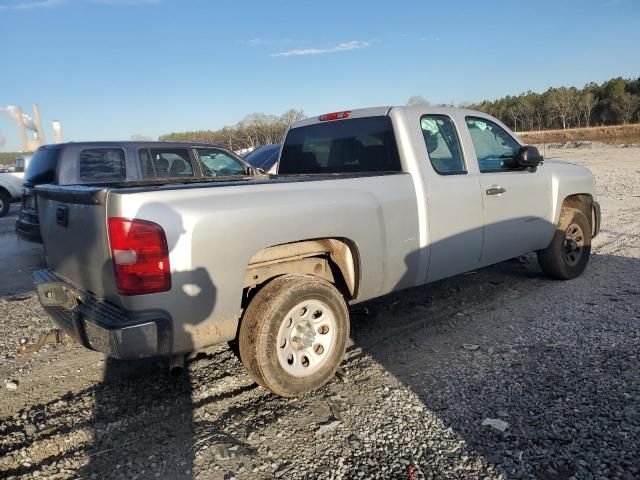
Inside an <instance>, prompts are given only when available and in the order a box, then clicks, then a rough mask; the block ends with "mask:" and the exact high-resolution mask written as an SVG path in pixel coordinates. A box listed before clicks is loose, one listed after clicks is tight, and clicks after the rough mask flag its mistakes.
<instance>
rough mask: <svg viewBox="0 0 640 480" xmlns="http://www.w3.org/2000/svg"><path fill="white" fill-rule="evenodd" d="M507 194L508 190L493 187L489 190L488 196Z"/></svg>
mask: <svg viewBox="0 0 640 480" xmlns="http://www.w3.org/2000/svg"><path fill="white" fill-rule="evenodd" d="M504 192H506V190H505V189H504V188H502V187H491V188H487V195H500V194H501V193H504Z"/></svg>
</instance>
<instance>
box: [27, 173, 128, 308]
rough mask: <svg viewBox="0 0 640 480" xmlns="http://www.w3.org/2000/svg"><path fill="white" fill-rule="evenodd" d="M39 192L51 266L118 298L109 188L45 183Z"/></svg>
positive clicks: (76, 282)
mask: <svg viewBox="0 0 640 480" xmlns="http://www.w3.org/2000/svg"><path fill="white" fill-rule="evenodd" d="M36 191H37V196H38V217H39V220H40V232H41V235H42V242H43V244H44V249H45V254H46V258H47V264H48V265H49V267H50V268H51V269H52V270H54V271H55V273H56V274H57V275H58V276H60V277H62V278H64V279H65V280H67V281H68V282H69V283H70V284H72V285H75V286H77V287H80V288H82V289H83V290H86V291H88V292H91V293H93V294H94V295H96V296H97V297H99V298H108V299H111V300H116V301H117V290H116V286H115V278H114V274H113V267H112V265H111V254H110V251H109V244H108V234H107V223H106V218H107V212H106V209H107V206H106V205H107V202H106V200H107V197H108V194H109V189H107V188H104V187H85V186H78V185H64V186H62V185H42V186H38V187H36Z"/></svg>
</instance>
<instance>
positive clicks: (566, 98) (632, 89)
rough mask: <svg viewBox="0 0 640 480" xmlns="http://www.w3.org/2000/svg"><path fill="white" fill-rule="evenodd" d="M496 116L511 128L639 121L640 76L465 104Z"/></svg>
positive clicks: (516, 129)
mask: <svg viewBox="0 0 640 480" xmlns="http://www.w3.org/2000/svg"><path fill="white" fill-rule="evenodd" d="M469 108H473V109H475V110H480V111H482V112H485V113H488V114H489V115H493V116H494V117H496V118H498V119H500V120H501V121H502V122H503V123H504V124H505V125H507V126H508V127H509V128H511V129H513V130H514V131H533V130H550V129H567V128H580V127H591V126H600V125H627V124H629V123H635V122H639V121H640V78H636V79H624V78H621V77H618V78H612V79H611V80H607V81H606V82H603V83H602V84H600V85H599V84H597V83H595V82H591V83H588V84H587V85H585V86H584V88H582V89H577V88H575V87H569V88H567V87H559V88H549V89H548V90H547V91H546V92H544V93H535V92H531V91H528V92H526V93H521V94H520V95H516V96H509V95H508V96H506V97H502V98H499V99H497V100H484V101H482V102H480V103H476V104H472V105H469Z"/></svg>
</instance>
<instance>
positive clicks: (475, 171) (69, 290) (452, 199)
mask: <svg viewBox="0 0 640 480" xmlns="http://www.w3.org/2000/svg"><path fill="white" fill-rule="evenodd" d="M36 190H37V192H38V198H39V201H40V204H39V213H40V222H41V225H42V233H43V240H44V246H45V250H46V255H47V262H48V265H49V269H46V270H42V271H39V272H37V273H36V274H35V277H34V278H35V282H36V285H37V291H38V296H39V299H40V301H41V303H42V305H43V306H44V308H45V309H46V310H47V312H48V313H49V314H50V315H51V316H52V317H53V319H54V320H55V322H56V323H57V324H58V325H60V326H61V327H62V328H64V329H65V330H66V331H67V332H69V333H70V334H72V335H73V336H74V337H75V338H77V339H78V340H79V341H80V343H82V345H84V346H86V347H87V348H92V349H95V350H99V351H102V352H105V353H106V354H108V355H110V356H113V357H116V358H136V357H144V356H154V355H167V356H169V355H178V354H184V353H186V352H190V351H192V350H195V349H199V348H202V347H206V346H209V345H212V344H216V343H220V342H227V341H231V340H234V339H236V340H237V341H238V344H239V352H240V356H241V359H242V361H243V363H244V365H245V366H246V368H247V370H248V371H249V373H250V374H251V375H252V377H253V378H254V379H255V380H256V382H258V383H259V384H261V385H263V386H264V387H266V388H268V389H270V390H271V391H273V392H275V393H277V394H279V395H285V396H292V395H297V394H300V393H303V392H307V391H309V390H312V389H314V388H317V387H318V386H320V385H322V384H324V383H325V382H326V381H327V380H328V379H329V378H331V376H332V375H333V374H334V373H335V370H336V368H337V367H338V365H339V364H340V362H341V361H342V358H343V355H344V352H345V348H346V346H347V341H348V337H349V315H348V309H347V305H348V304H354V303H358V302H362V301H365V300H369V299H372V298H375V297H378V296H381V295H384V294H387V293H389V292H392V291H395V290H400V289H403V288H407V287H413V286H417V285H422V284H425V283H429V282H433V281H435V280H438V279H441V278H444V277H449V276H452V275H457V274H460V273H463V272H466V271H469V270H472V269H477V268H480V267H483V266H486V265H490V264H493V263H496V262H501V261H503V260H507V259H510V258H513V257H516V256H519V255H522V254H525V253H527V252H538V259H539V262H540V265H541V267H542V270H543V272H544V273H546V274H547V275H548V276H550V277H552V278H557V279H571V278H574V277H576V276H578V275H580V274H581V273H582V272H583V271H584V269H585V268H586V266H587V262H588V260H589V255H590V244H591V239H592V237H593V236H595V235H596V234H597V233H598V229H599V224H600V213H599V207H598V204H597V202H595V200H594V191H595V189H594V180H593V177H592V175H591V173H590V172H589V171H588V170H587V169H585V168H583V167H580V166H576V165H571V164H569V163H564V162H556V161H545V162H544V163H543V162H542V157H540V155H539V153H538V151H537V149H535V148H534V147H529V146H524V145H522V144H521V142H520V141H519V140H518V138H517V137H515V136H514V135H513V134H512V133H511V132H510V131H509V130H508V129H507V128H506V127H505V126H504V125H503V124H501V123H500V122H499V121H498V120H496V119H495V118H492V117H490V116H488V115H486V114H483V113H480V112H475V111H470V110H460V109H447V108H431V107H426V106H412V107H379V108H370V109H362V110H353V111H347V112H336V113H331V114H326V115H321V116H319V117H313V118H308V119H306V120H302V121H299V122H296V123H294V124H293V125H291V127H290V129H289V130H288V132H287V134H286V136H285V139H284V143H283V147H282V151H281V154H280V159H279V172H278V175H276V176H266V175H265V176H256V177H244V178H242V179H218V180H217V181H206V182H205V181H201V180H193V181H190V182H183V183H163V182H158V181H155V182H149V183H141V184H139V185H136V186H126V185H123V186H120V185H117V184H114V185H105V186H99V185H98V186H92V187H87V186H84V187H76V186H47V185H44V186H39V187H37V188H36Z"/></svg>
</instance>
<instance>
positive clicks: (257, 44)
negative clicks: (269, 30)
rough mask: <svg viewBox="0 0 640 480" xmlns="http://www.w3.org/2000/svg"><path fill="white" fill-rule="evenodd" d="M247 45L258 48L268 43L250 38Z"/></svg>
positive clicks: (260, 39)
mask: <svg viewBox="0 0 640 480" xmlns="http://www.w3.org/2000/svg"><path fill="white" fill-rule="evenodd" d="M247 43H248V44H249V45H250V46H252V47H259V46H260V45H265V44H267V43H269V42H267V41H266V40H264V39H263V38H252V39H251V40H249V41H248V42H247Z"/></svg>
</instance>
